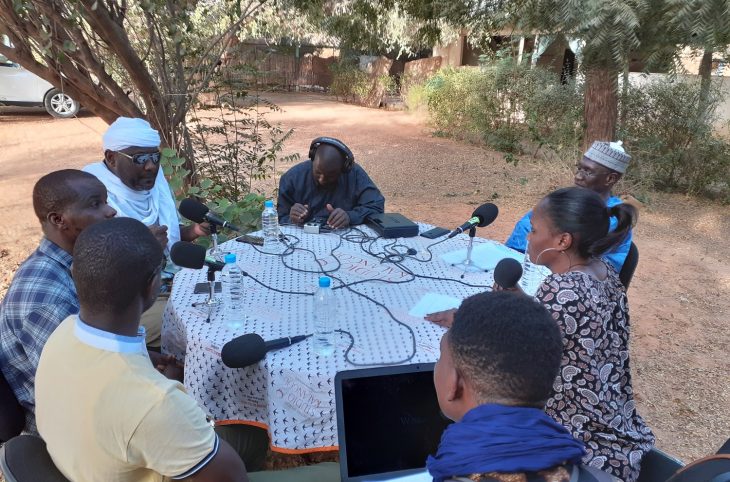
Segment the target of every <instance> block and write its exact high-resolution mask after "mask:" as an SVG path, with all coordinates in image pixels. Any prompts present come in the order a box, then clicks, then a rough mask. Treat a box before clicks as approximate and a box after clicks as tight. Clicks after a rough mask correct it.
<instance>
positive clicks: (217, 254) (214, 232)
mask: <svg viewBox="0 0 730 482" xmlns="http://www.w3.org/2000/svg"><path fill="white" fill-rule="evenodd" d="M210 239H212V240H213V247H212V248H210V255H211V256H212V257H213V258H215V260H216V261H223V256H222V254H223V253H221V250H220V249H219V248H218V227H217V226H216V225H215V224H214V223H210Z"/></svg>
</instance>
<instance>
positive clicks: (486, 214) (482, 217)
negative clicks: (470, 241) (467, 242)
mask: <svg viewBox="0 0 730 482" xmlns="http://www.w3.org/2000/svg"><path fill="white" fill-rule="evenodd" d="M497 214H499V209H498V208H497V206H495V205H494V204H492V203H487V204H482V205H481V206H479V207H478V208H476V209H475V210H474V212H473V213H472V214H471V219H470V220H468V221H467V222H465V223H464V224H462V225H461V226H459V227H458V228H456V229H454V230H453V231H451V233H449V237H448V238H447V239H451V238H453V237H454V236H456V235H457V234H461V233H463V232H464V231H466V230H467V229H471V228H473V227H475V226H478V227H480V228H483V227H484V226H489V225H490V224H492V223H493V222H494V220H495V219H497Z"/></svg>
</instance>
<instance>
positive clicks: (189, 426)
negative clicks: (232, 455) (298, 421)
mask: <svg viewBox="0 0 730 482" xmlns="http://www.w3.org/2000/svg"><path fill="white" fill-rule="evenodd" d="M144 340H145V337H144V329H140V334H139V335H138V336H137V337H126V336H119V335H115V334H113V333H108V332H105V331H102V330H98V329H96V328H93V327H91V326H89V325H87V324H85V323H84V322H83V321H81V320H80V319H79V318H78V316H76V315H73V316H70V317H68V318H66V320H64V321H63V322H62V323H61V324H60V325H59V327H58V328H57V329H56V330H55V331H54V332H53V334H52V335H51V336H50V338H49V339H48V342H46V345H45V347H44V348H43V352H42V353H41V358H40V362H39V364H38V371H37V373H36V381H35V399H36V419H37V423H38V431H39V432H40V435H41V437H43V439H44V440H45V441H46V444H47V446H48V452H49V453H50V455H51V458H52V459H53V462H54V463H55V464H56V466H57V467H58V468H59V470H60V471H61V472H62V473H63V475H65V476H66V478H68V479H70V480H73V481H74V482H153V481H155V482H158V481H163V480H168V479H182V478H185V477H189V476H191V475H192V474H194V473H195V472H197V471H198V470H200V469H201V468H202V467H203V466H205V464H207V463H208V462H209V461H210V460H211V459H212V458H213V457H214V456H215V454H216V453H217V450H218V438H217V436H216V435H215V432H214V431H213V428H212V427H211V426H210V424H208V423H207V422H206V419H205V414H204V413H203V411H202V410H201V409H200V407H198V405H197V403H196V402H195V401H194V400H193V399H192V398H191V397H190V396H188V395H187V394H186V393H185V389H184V387H183V386H182V385H181V384H180V383H179V382H176V381H174V380H169V379H167V378H165V377H164V376H163V375H162V374H160V373H159V372H158V371H157V370H155V368H154V367H153V366H152V363H151V362H150V359H149V356H148V355H147V350H146V348H145V344H144Z"/></svg>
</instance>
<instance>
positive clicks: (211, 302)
mask: <svg viewBox="0 0 730 482" xmlns="http://www.w3.org/2000/svg"><path fill="white" fill-rule="evenodd" d="M216 271H218V269H216V268H215V267H213V266H210V265H209V266H208V299H207V300H205V301H199V302H197V303H193V307H194V308H197V307H199V306H206V307H208V318H207V319H206V320H205V321H206V323H210V317H211V315H212V314H213V308H214V307H215V306H218V305H219V304H221V302H222V300H221V299H220V298H216V297H215V272H216Z"/></svg>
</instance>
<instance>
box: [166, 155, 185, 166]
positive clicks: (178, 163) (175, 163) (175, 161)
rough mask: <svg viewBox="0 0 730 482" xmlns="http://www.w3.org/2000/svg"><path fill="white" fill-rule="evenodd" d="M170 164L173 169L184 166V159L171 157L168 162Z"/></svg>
mask: <svg viewBox="0 0 730 482" xmlns="http://www.w3.org/2000/svg"><path fill="white" fill-rule="evenodd" d="M170 164H171V165H173V166H174V167H180V166H182V165H183V164H185V158H184V157H173V158H172V159H171V160H170Z"/></svg>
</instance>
